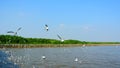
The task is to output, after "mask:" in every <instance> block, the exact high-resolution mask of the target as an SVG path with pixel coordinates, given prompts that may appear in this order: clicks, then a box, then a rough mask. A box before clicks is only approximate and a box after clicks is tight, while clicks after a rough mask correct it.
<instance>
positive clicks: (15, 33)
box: [7, 27, 21, 35]
mask: <svg viewBox="0 0 120 68" xmlns="http://www.w3.org/2000/svg"><path fill="white" fill-rule="evenodd" d="M19 30H21V27H20V28H18V29H17V31H16V32H14V31H8V32H7V33H13V34H14V35H17V32H18V31H19Z"/></svg>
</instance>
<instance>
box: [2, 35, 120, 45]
mask: <svg viewBox="0 0 120 68" xmlns="http://www.w3.org/2000/svg"><path fill="white" fill-rule="evenodd" d="M0 44H120V42H86V41H79V40H72V39H70V40H65V41H64V42H61V41H60V40H56V39H45V38H24V37H21V36H13V35H0Z"/></svg>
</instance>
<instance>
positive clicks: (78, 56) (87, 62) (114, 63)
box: [0, 46, 120, 68]
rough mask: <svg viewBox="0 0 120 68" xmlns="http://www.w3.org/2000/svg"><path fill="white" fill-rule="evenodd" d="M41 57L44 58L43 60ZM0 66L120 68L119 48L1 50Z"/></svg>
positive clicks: (14, 67)
mask: <svg viewBox="0 0 120 68" xmlns="http://www.w3.org/2000/svg"><path fill="white" fill-rule="evenodd" d="M42 56H45V59H43V58H42ZM5 62H6V63H5ZM0 66H1V67H0V68H120V46H89V47H68V48H20V49H18V48H13V49H9V48H7V49H6V48H3V49H1V50H0Z"/></svg>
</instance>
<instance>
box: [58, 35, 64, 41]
mask: <svg viewBox="0 0 120 68" xmlns="http://www.w3.org/2000/svg"><path fill="white" fill-rule="evenodd" d="M57 36H58V38H59V39H60V41H61V42H64V40H63V39H62V38H61V37H60V36H59V35H58V34H57Z"/></svg>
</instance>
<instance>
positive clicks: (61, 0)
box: [0, 0, 120, 42]
mask: <svg viewBox="0 0 120 68" xmlns="http://www.w3.org/2000/svg"><path fill="white" fill-rule="evenodd" d="M45 24H48V26H49V31H48V32H46V31H45V28H44V25H45ZM19 27H22V29H21V30H20V31H19V32H18V35H19V36H23V37H33V38H34V37H35V38H53V39H58V38H57V34H59V35H60V36H62V37H63V38H64V39H76V40H82V41H115V42H118V41H120V0H0V34H7V31H10V30H12V31H16V30H17V29H18V28H19Z"/></svg>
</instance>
